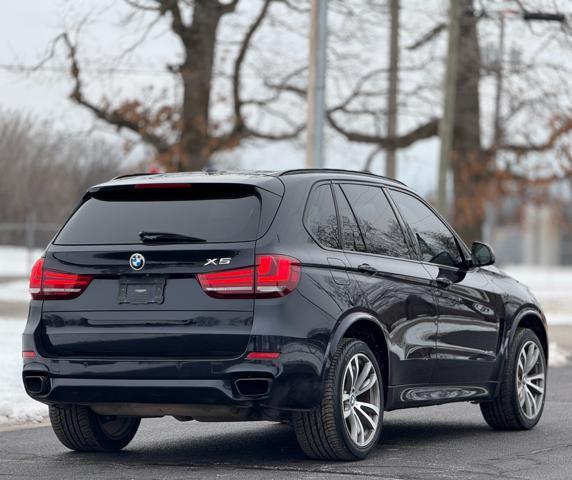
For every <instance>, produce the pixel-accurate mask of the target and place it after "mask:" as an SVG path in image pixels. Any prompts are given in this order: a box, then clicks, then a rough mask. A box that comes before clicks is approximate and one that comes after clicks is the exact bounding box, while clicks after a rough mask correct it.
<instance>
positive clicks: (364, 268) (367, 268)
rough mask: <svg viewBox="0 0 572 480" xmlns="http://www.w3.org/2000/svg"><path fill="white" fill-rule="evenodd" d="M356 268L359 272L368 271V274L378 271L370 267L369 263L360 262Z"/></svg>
mask: <svg viewBox="0 0 572 480" xmlns="http://www.w3.org/2000/svg"><path fill="white" fill-rule="evenodd" d="M357 269H358V271H359V272H362V273H369V274H370V275H375V274H376V273H377V272H378V270H377V268H375V267H372V266H371V265H370V264H369V263H362V264H361V265H360V266H359V267H357Z"/></svg>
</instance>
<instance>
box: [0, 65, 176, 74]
mask: <svg viewBox="0 0 572 480" xmlns="http://www.w3.org/2000/svg"><path fill="white" fill-rule="evenodd" d="M0 70H5V71H8V72H14V73H35V72H55V73H66V74H67V73H69V72H70V69H69V68H68V67H58V66H51V65H42V66H36V65H26V64H18V63H12V64H10V63H3V64H0ZM82 71H85V72H86V73H96V74H121V75H170V76H171V75H176V74H177V73H176V72H170V71H168V70H154V69H143V68H96V69H94V68H87V69H82Z"/></svg>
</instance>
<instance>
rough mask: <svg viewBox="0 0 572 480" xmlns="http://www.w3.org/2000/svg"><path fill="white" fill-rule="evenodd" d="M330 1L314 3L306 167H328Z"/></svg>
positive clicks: (321, 0)
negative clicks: (326, 160) (327, 76)
mask: <svg viewBox="0 0 572 480" xmlns="http://www.w3.org/2000/svg"><path fill="white" fill-rule="evenodd" d="M327 37H328V0H312V25H311V31H310V55H309V57H310V58H309V59H310V67H309V72H308V134H307V144H306V166H307V167H308V168H322V167H323V166H324V123H325V116H326V112H325V110H326V98H325V93H326V42H327Z"/></svg>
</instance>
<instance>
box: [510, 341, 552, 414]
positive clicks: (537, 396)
mask: <svg viewBox="0 0 572 480" xmlns="http://www.w3.org/2000/svg"><path fill="white" fill-rule="evenodd" d="M545 377H546V372H545V365H544V357H543V354H542V352H541V350H540V348H539V347H538V345H537V344H536V343H535V342H532V341H528V342H526V343H525V344H524V345H523V346H522V348H521V350H520V353H519V355H518V364H517V367H516V391H517V394H518V403H519V405H520V410H521V412H522V414H523V415H524V416H525V417H526V418H528V419H529V420H533V419H535V418H536V417H537V415H538V414H539V413H540V411H541V409H542V405H543V401H544V388H545Z"/></svg>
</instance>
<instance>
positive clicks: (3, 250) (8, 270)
mask: <svg viewBox="0 0 572 480" xmlns="http://www.w3.org/2000/svg"><path fill="white" fill-rule="evenodd" d="M42 252H43V250H32V251H31V252H29V251H28V249H26V248H24V247H11V246H5V245H3V246H1V247H0V277H23V278H28V276H29V275H30V270H31V268H32V265H31V263H32V262H34V261H35V260H36V259H37V258H39V257H41V256H42Z"/></svg>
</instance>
